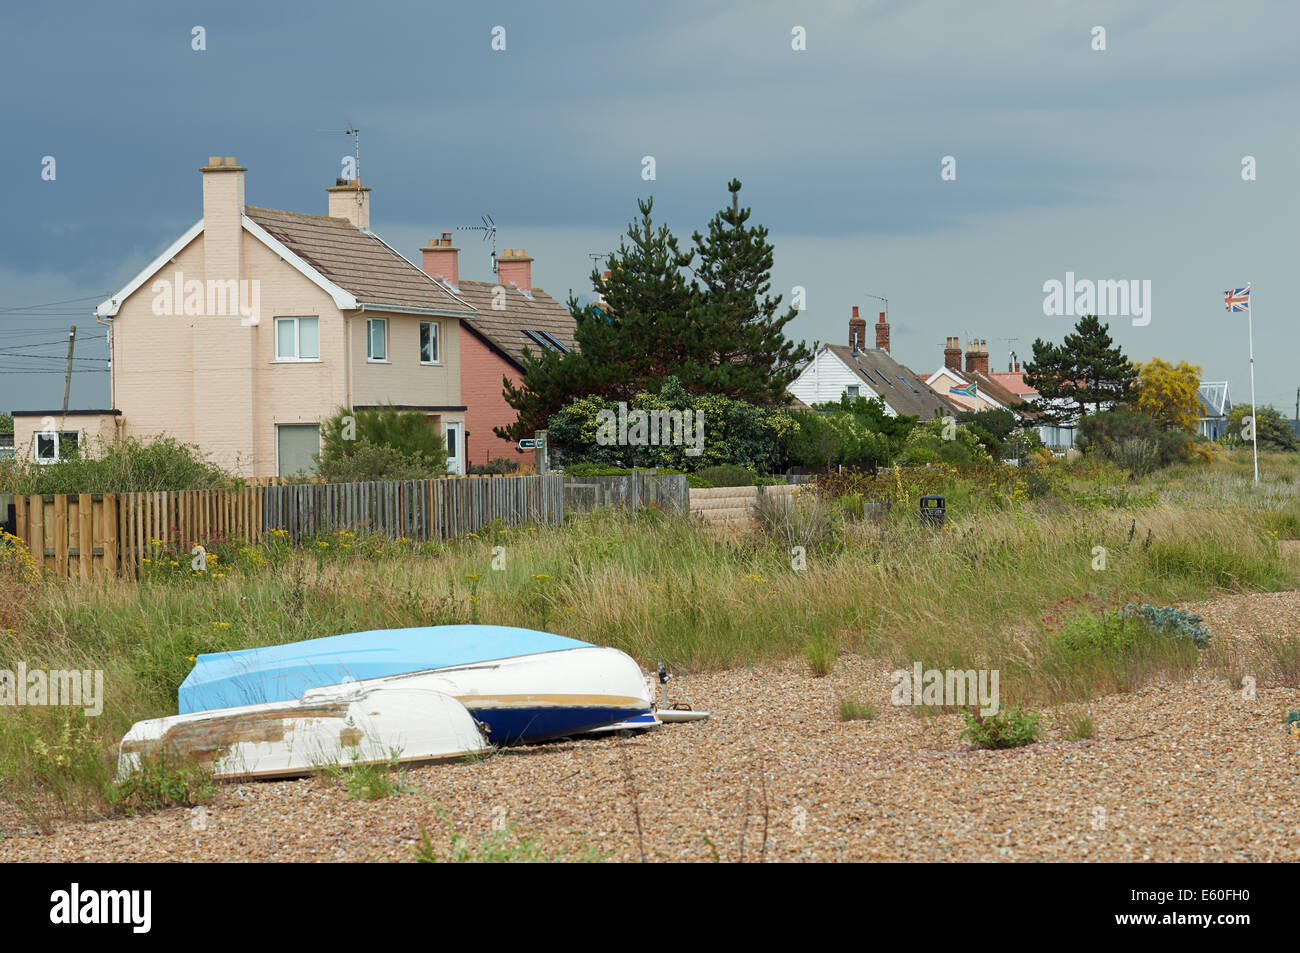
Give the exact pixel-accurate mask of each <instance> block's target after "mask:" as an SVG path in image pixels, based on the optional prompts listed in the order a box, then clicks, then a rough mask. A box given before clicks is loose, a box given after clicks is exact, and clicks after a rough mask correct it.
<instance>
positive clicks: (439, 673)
mask: <svg viewBox="0 0 1300 953" xmlns="http://www.w3.org/2000/svg"><path fill="white" fill-rule="evenodd" d="M353 684H354V686H355V690H365V689H367V688H369V687H373V686H387V687H408V688H411V687H418V688H421V689H425V690H429V691H436V692H441V693H444V694H447V695H450V696H452V697H453V698H455V699H456V700H457V701H459V702H460V703H461V704H462V705H464V706H465V708H466V709H467V710H468V711H469V712H470V713H471V714H472V715H473V716H474V717H475V718H477V719H478V720H479V722H480V723H482V725H483V727H484V730H485V731H486V732H487V736H488V740H489V741H491V742H492V743H493V744H497V745H512V744H531V743H533V742H538V741H549V740H553V739H555V738H562V737H566V736H568V735H574V734H579V733H581V732H585V731H590V730H591V729H593V728H600V727H603V726H605V725H611V724H616V723H619V722H623V721H626V720H628V719H631V718H636V717H638V716H640V715H642V714H644V713H646V712H648V711H649V710H650V709H651V708H652V707H653V706H652V703H651V699H650V692H649V690H648V689H647V687H646V684H645V678H644V676H643V675H642V673H641V668H640V666H638V665H637V664H636V661H635V660H634V659H633V658H632V657H631V656H629V655H627V654H626V653H625V652H620V651H619V650H618V649H611V648H604V647H600V646H587V647H584V648H575V649H568V650H565V651H559V652H544V653H540V654H537V655H525V656H520V657H518V658H510V659H499V660H496V661H491V662H480V663H476V664H473V665H460V666H452V667H449V668H440V669H432V670H428V671H420V672H407V673H403V674H400V675H392V676H388V677H386V678H381V679H374V680H370V681H363V682H356V683H353ZM347 688H348V686H346V685H344V686H332V687H326V688H323V689H313V690H310V691H308V692H306V693H304V695H303V700H304V701H311V700H313V699H315V698H317V697H322V693H326V694H328V693H331V692H337V691H340V690H346V689H347Z"/></svg>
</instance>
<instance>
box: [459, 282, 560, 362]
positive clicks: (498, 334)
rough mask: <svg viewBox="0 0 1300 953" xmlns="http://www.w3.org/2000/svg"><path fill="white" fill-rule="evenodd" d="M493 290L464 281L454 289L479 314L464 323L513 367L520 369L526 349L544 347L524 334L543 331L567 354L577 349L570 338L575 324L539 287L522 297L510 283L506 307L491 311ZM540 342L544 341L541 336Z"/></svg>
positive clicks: (536, 350) (486, 284) (487, 285)
mask: <svg viewBox="0 0 1300 953" xmlns="http://www.w3.org/2000/svg"><path fill="white" fill-rule="evenodd" d="M496 287H497V283H496V282H493V281H463V280H462V281H461V282H460V284H458V285H457V286H456V290H457V291H458V292H459V294H460V297H461V298H463V299H464V300H465V301H466V302H468V303H469V304H470V305H471V306H472V307H473V308H474V309H475V310H476V311H477V312H478V313H477V314H473V315H470V316H469V318H468V319H467V320H465V321H464V322H463V323H465V324H468V325H470V326H471V327H472V328H473V329H474V330H475V331H477V332H479V334H481V335H482V336H483V337H485V338H487V339H488V340H489V341H490V342H491V343H492V344H495V345H496V347H497V348H498V349H499V350H501V351H503V352H504V353H505V354H506V356H507V357H509V358H510V360H511V361H513V362H514V363H515V364H516V365H520V366H522V361H523V351H524V348H525V347H526V348H528V349H529V350H531V351H532V352H533V353H534V354H537V353H539V352H540V351H542V349H543V348H545V347H547V345H545V344H539V343H538V342H537V341H536V340H535V339H533V338H532V337H530V336H529V335H527V334H525V333H524V332H525V331H533V332H542V331H545V332H546V333H547V334H549V335H551V336H552V337H553V338H555V339H556V340H557V341H559V342H560V343H561V344H563V345H564V346H565V347H567V348H568V349H569V350H570V351H573V350H576V349H577V344H576V343H575V341H574V338H573V330H574V327H575V322H574V320H573V315H572V314H570V313H569V309H568V308H567V307H566V306H564V305H562V304H560V302H558V301H556V300H555V299H554V298H552V297H551V296H550V295H548V294H547V293H546V292H545V291H543V290H542V289H541V288H532V289H530V290H529V292H528V294H524V293H523V292H522V291H520V290H519V289H518V288H517V287H515V285H514V284H509V285H505V286H504V288H505V293H506V294H505V307H504V308H503V309H501V310H499V311H494V310H493V309H492V292H493V289H495V288H496ZM542 339H543V341H545V337H544V336H543V338H542Z"/></svg>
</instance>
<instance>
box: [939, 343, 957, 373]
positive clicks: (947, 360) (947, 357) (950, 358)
mask: <svg viewBox="0 0 1300 953" xmlns="http://www.w3.org/2000/svg"><path fill="white" fill-rule="evenodd" d="M943 366H944V368H946V369H947V370H950V371H960V370H961V347H960V346H959V345H958V343H957V339H956V338H955V337H950V338H948V345H947V347H945V348H944V349H943Z"/></svg>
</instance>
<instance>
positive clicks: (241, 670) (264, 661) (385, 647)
mask: <svg viewBox="0 0 1300 953" xmlns="http://www.w3.org/2000/svg"><path fill="white" fill-rule="evenodd" d="M592 647H594V646H591V644H590V643H588V642H580V641H578V640H577V639H569V638H565V637H564V636H561V635H554V634H552V633H549V632H536V631H534V630H532V629H520V628H515V627H513V626H499V625H442V626H425V627H421V628H409V629H376V630H373V631H369V632H351V633H347V634H345V635H332V636H327V637H325V638H320V639H309V640H306V641H302V642H290V643H286V644H284V645H271V646H265V647H263V648H256V649H242V650H239V651H234V652H218V653H209V654H204V655H200V656H199V657H198V659H197V660H196V662H195V665H194V669H193V670H192V671H191V672H190V673H189V675H188V676H186V678H185V681H184V682H183V683H181V687H180V690H179V691H178V692H177V705H178V710H179V711H180V712H181V714H189V713H191V712H198V711H211V710H214V709H218V708H234V707H239V706H243V705H259V704H266V703H269V702H279V701H292V700H294V699H297V698H301V697H302V696H303V694H304V693H306V692H307V691H309V690H311V689H313V688H320V687H323V686H326V685H337V684H341V683H344V682H360V681H368V680H372V679H376V678H384V677H387V676H391V675H401V674H405V673H409V672H418V671H427V670H429V669H441V668H452V667H458V666H465V665H474V664H477V663H480V662H486V661H496V660H500V659H507V658H515V657H519V656H530V655H538V654H545V653H548V652H558V651H566V650H568V649H575V648H592Z"/></svg>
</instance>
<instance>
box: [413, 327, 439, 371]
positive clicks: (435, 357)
mask: <svg viewBox="0 0 1300 953" xmlns="http://www.w3.org/2000/svg"><path fill="white" fill-rule="evenodd" d="M426 326H431V327H432V328H433V360H432V361H426V360H425V359H424V347H423V345H422V344H421V343H420V341H419V340H418V339H417V342H416V344H417V346H418V347H419V348H420V363H421V364H423V365H424V366H425V367H437V366H438V365H439V364H441V363H442V322H441V321H421V322H420V336H421V337H423V336H424V329H425V327H426Z"/></svg>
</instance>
